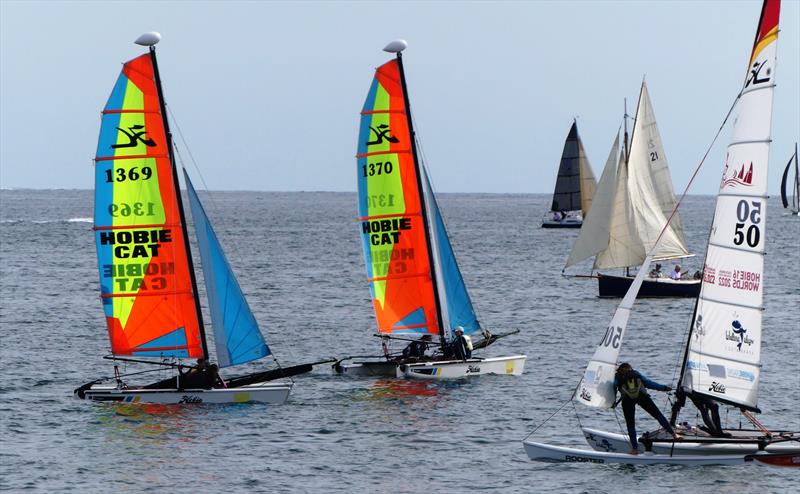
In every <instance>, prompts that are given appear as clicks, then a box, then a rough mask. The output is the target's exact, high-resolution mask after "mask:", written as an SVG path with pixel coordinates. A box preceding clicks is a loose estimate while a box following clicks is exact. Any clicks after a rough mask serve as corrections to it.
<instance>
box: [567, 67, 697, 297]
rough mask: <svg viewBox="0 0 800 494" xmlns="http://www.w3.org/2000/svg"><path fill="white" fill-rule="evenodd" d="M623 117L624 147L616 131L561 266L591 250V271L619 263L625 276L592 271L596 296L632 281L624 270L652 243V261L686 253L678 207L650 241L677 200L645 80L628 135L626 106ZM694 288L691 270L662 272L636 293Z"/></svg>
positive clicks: (689, 292) (669, 293)
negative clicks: (588, 205)
mask: <svg viewBox="0 0 800 494" xmlns="http://www.w3.org/2000/svg"><path fill="white" fill-rule="evenodd" d="M624 122H625V124H624V126H625V132H624V141H623V149H622V150H621V151H618V150H619V137H618V136H617V138H616V139H615V140H614V145H613V146H612V148H611V152H610V153H609V156H608V159H607V160H606V165H605V167H604V169H603V173H602V175H601V176H600V182H599V183H598V185H597V192H596V193H595V195H594V198H593V204H592V210H591V211H590V212H589V214H588V215H587V216H585V217H584V220H583V226H582V227H581V231H580V232H579V233H578V239H577V240H576V241H575V245H574V246H573V247H572V252H570V255H569V257H568V258H567V262H566V264H565V265H564V270H566V269H567V268H569V267H570V266H573V265H575V264H577V263H579V262H581V261H583V260H585V259H588V258H590V257H592V256H594V258H595V259H594V265H593V267H592V271H595V270H600V269H612V268H624V269H625V270H626V274H625V275H624V276H616V275H610V274H606V273H600V272H598V273H597V275H595V276H592V277H596V278H597V281H598V288H599V295H600V296H601V297H621V296H623V295H624V294H625V292H626V291H627V290H628V288H630V286H631V282H632V281H633V276H630V275H629V274H628V271H629V270H630V268H631V267H634V266H639V265H641V264H642V262H643V261H644V259H645V257H646V254H647V253H648V252H650V251H652V250H653V248H654V247H656V250H655V251H653V256H654V258H655V259H656V261H666V260H670V259H679V258H683V257H689V256H690V255H691V254H689V250H688V248H687V247H686V241H685V240H684V237H683V225H682V224H681V220H680V217H679V216H678V214H677V213H676V214H675V216H674V217H673V220H672V222H671V223H670V225H669V226H668V229H667V231H666V232H665V233H664V235H663V236H662V238H661V242H660V243H659V245H658V246H656V244H655V239H656V237H657V236H658V234H659V232H660V231H661V228H662V227H663V225H664V224H665V223H666V219H667V218H668V217H669V215H670V214H671V213H672V210H673V209H674V208H675V203H676V201H675V192H674V191H673V189H672V179H671V178H670V174H669V167H668V165H667V157H666V154H665V152H664V146H663V144H662V142H661V135H660V134H659V132H658V125H657V124H656V117H655V112H654V110H653V104H652V103H651V102H650V95H649V93H648V91H647V84H646V83H645V82H644V81H642V86H641V91H640V93H639V103H638V107H637V110H636V119H635V121H634V126H633V134H632V135H631V136H630V141H629V140H628V131H627V112H626V115H625V117H624ZM617 133H619V131H617ZM699 289H700V280H699V279H694V278H693V277H691V276H690V277H689V278H688V279H687V278H686V277H685V276H682V277H681V278H680V279H671V278H670V277H669V276H666V274H665V275H663V276H654V277H648V278H647V279H645V280H644V282H643V284H642V288H641V290H640V291H639V297H694V296H697V293H698V291H699Z"/></svg>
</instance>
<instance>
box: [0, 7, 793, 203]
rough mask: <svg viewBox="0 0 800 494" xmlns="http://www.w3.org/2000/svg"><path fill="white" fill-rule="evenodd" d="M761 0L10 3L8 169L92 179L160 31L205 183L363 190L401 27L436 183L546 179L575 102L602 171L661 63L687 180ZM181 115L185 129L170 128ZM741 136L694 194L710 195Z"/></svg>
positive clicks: (676, 173)
mask: <svg viewBox="0 0 800 494" xmlns="http://www.w3.org/2000/svg"><path fill="white" fill-rule="evenodd" d="M782 3H783V5H782V11H781V24H780V25H781V34H780V36H779V40H778V66H777V84H778V87H777V89H776V92H775V109H774V115H773V146H772V152H771V156H770V164H771V169H770V180H769V184H770V193H772V194H776V193H777V192H778V185H779V181H780V174H781V172H782V169H783V165H784V164H785V163H786V161H787V160H788V158H789V155H790V154H791V152H792V151H793V146H794V143H795V141H796V140H797V139H798V136H800V122H799V118H798V116H799V115H800V96H799V95H800V68H799V66H798V64H800V41H799V38H798V31H799V30H800V3H799V2H798V1H797V0H784V1H783V2H782ZM760 9H761V2H760V1H758V0H753V1H751V0H746V1H685V2H661V1H640V2H622V1H590V2H587V1H581V2H502V3H493V2H469V3H468V2H381V3H366V2H224V3H223V2H166V1H165V2H70V1H58V2H34V1H26V2H11V1H7V0H2V1H0V93H1V94H0V186H2V187H3V188H27V187H29V188H83V189H89V188H91V187H93V168H92V167H93V165H92V158H93V157H94V152H95V147H96V142H97V133H98V130H99V125H100V111H101V109H102V107H103V106H104V104H105V101H106V99H107V98H108V95H109V93H110V91H111V88H112V86H113V84H114V82H115V80H116V78H117V76H118V74H119V71H120V69H121V63H122V62H124V61H126V60H129V59H131V58H134V57H135V56H137V55H138V54H140V53H143V52H144V50H143V49H142V48H141V47H139V46H136V45H134V44H133V43H132V41H133V40H134V39H135V38H136V37H137V36H138V35H139V34H141V33H142V32H145V31H151V30H156V31H159V32H161V34H162V36H163V39H162V41H161V43H160V44H159V45H158V56H159V68H160V69H161V74H162V79H163V82H164V87H165V93H166V100H167V104H168V105H169V106H170V108H171V109H172V111H173V112H174V113H175V116H176V117H177V121H178V124H179V125H180V127H181V129H182V131H183V133H184V135H185V137H186V138H187V140H188V142H189V145H190V148H191V151H192V153H193V155H194V156H195V158H196V159H197V161H198V163H199V166H200V169H201V171H202V174H203V176H204V178H205V181H206V183H207V184H208V186H209V188H211V189H215V190H281V191H284V190H332V191H353V190H355V187H356V184H355V174H356V162H355V159H354V155H355V152H356V137H357V131H358V113H359V111H360V109H361V106H362V104H363V101H364V97H365V95H366V91H367V89H368V88H369V85H370V82H371V79H372V76H373V70H374V68H375V67H377V66H378V65H380V64H382V63H383V62H384V61H386V60H388V59H389V58H390V57H389V55H388V54H386V53H383V52H382V51H381V48H383V46H384V45H385V44H386V43H387V42H388V41H390V40H392V39H395V38H405V39H406V40H407V41H408V43H409V48H408V50H406V52H405V65H406V75H407V79H408V85H409V93H410V98H411V105H412V108H413V111H414V114H415V119H416V122H417V130H418V133H419V135H420V137H421V139H422V143H423V148H424V150H425V154H426V157H427V162H428V165H429V167H430V169H431V173H432V177H433V179H434V182H435V185H436V188H437V190H439V191H442V192H551V191H552V189H553V185H554V182H555V174H556V170H557V168H558V162H559V157H560V154H561V150H562V147H563V142H564V138H565V137H566V134H567V131H568V130H569V126H570V124H571V121H572V118H573V117H574V116H577V117H578V127H579V131H580V134H581V137H582V139H583V141H584V145H585V148H586V151H587V153H588V155H589V159H590V162H591V164H592V167H593V168H594V170H595V175H596V176H597V177H599V176H600V173H601V167H602V166H603V164H604V162H605V158H606V156H607V154H608V151H609V148H610V146H611V144H612V141H613V138H614V133H615V131H616V129H617V128H618V126H619V125H620V123H621V117H622V110H623V99H624V98H626V97H627V98H628V106H629V111H630V112H631V113H633V107H634V106H635V104H636V98H637V97H638V93H639V84H640V82H641V80H642V77H643V75H646V77H647V83H648V88H649V90H650V96H651V98H652V101H653V105H654V108H655V113H656V117H657V119H658V124H659V128H660V130H661V135H662V138H663V141H664V146H665V150H666V154H667V160H668V162H669V164H670V168H671V171H672V178H673V182H674V184H675V188H676V190H682V189H683V187H684V186H685V184H686V181H687V180H688V178H689V176H690V175H691V172H692V170H693V168H694V166H695V165H696V164H697V162H698V161H699V159H700V158H701V157H702V155H703V153H704V151H705V148H706V146H707V145H708V144H709V143H710V141H711V139H712V138H713V136H714V133H715V132H716V130H717V128H718V127H719V124H720V123H721V121H722V119H723V117H724V116H725V113H726V111H727V109H728V108H729V106H730V104H731V102H732V101H733V98H734V97H735V95H736V93H737V92H738V90H739V88H740V86H741V83H742V81H743V78H744V75H745V69H746V68H747V61H748V60H747V59H748V56H749V54H750V50H751V48H752V43H753V38H754V35H755V29H756V23H757V21H758V17H759V13H760ZM173 130H174V129H173ZM728 136H729V133H728V132H727V131H726V132H724V133H723V135H722V137H721V139H720V142H719V143H718V144H717V146H716V148H715V151H714V152H713V154H712V155H711V156H710V158H709V160H708V162H707V164H706V166H705V167H704V172H702V173H701V174H700V176H699V178H698V181H697V183H696V185H695V186H694V187H693V189H692V192H693V193H698V194H714V193H716V191H717V185H718V184H719V177H720V173H721V171H722V167H723V158H724V149H725V146H726V145H727V142H728V139H729V137H728Z"/></svg>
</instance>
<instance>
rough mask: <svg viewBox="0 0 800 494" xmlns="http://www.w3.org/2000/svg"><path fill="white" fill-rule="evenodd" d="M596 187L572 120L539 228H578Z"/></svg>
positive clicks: (587, 210) (574, 122)
mask: <svg viewBox="0 0 800 494" xmlns="http://www.w3.org/2000/svg"><path fill="white" fill-rule="evenodd" d="M596 188H597V180H595V178H594V173H592V167H591V166H590V165H589V159H588V158H587V157H586V151H585V150H584V149H583V142H582V141H581V136H580V135H579V134H578V122H577V120H573V121H572V127H570V129H569V134H567V139H566V140H565V141H564V150H563V151H562V152H561V164H560V165H559V167H558V176H557V178H556V187H555V190H554V191H553V202H552V203H551V204H550V211H549V212H548V213H546V214H545V217H544V218H543V219H542V228H580V227H581V225H582V224H583V218H585V217H586V214H587V213H588V212H589V208H590V207H591V205H592V197H594V192H595V189H596Z"/></svg>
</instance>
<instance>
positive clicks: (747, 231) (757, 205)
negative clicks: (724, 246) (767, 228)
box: [733, 199, 761, 247]
mask: <svg viewBox="0 0 800 494" xmlns="http://www.w3.org/2000/svg"><path fill="white" fill-rule="evenodd" d="M736 219H737V220H738V221H737V222H736V229H735V230H734V231H733V243H734V244H735V245H742V244H743V243H745V242H747V245H749V246H750V247H756V246H757V245H758V243H759V242H760V241H761V228H760V227H759V224H760V223H761V201H746V200H744V199H743V200H741V201H739V204H738V205H737V206H736ZM748 221H749V222H750V226H747V223H748Z"/></svg>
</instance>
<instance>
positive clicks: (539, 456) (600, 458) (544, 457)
mask: <svg viewBox="0 0 800 494" xmlns="http://www.w3.org/2000/svg"><path fill="white" fill-rule="evenodd" d="M523 444H524V446H525V452H526V453H527V454H528V457H529V458H530V459H531V460H536V461H545V462H565V463H600V464H611V463H622V464H627V465H659V464H665V465H691V466H699V465H741V464H744V463H748V462H752V461H753V460H754V459H755V458H756V457H758V456H759V455H758V454H756V455H745V454H739V455H736V454H729V455H677V456H669V455H662V454H653V453H649V452H648V453H642V454H639V455H631V454H628V453H609V452H605V451H594V450H587V449H579V448H567V447H564V446H552V445H549V444H544V443H537V442H533V441H523ZM767 456H768V455H767Z"/></svg>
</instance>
